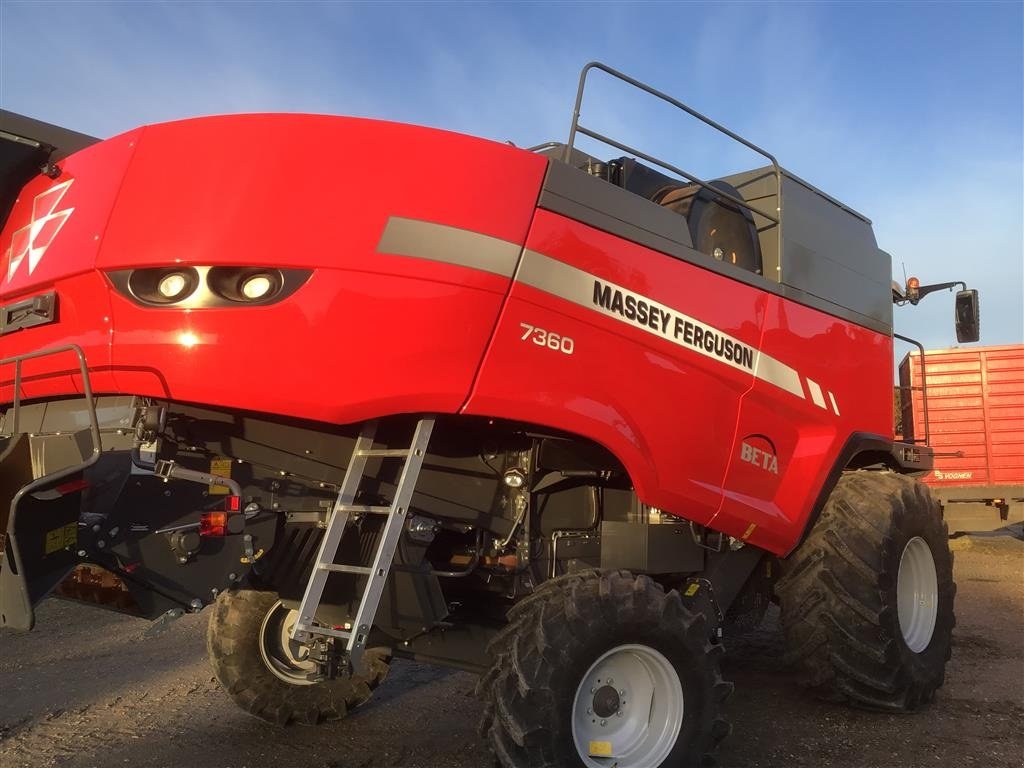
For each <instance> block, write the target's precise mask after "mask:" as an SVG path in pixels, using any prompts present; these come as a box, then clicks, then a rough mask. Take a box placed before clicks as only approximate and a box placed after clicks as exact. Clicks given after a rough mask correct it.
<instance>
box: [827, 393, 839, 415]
mask: <svg viewBox="0 0 1024 768" xmlns="http://www.w3.org/2000/svg"><path fill="white" fill-rule="evenodd" d="M828 399H829V400H831V401H832V410H833V411H835V412H836V416H838V415H839V405H838V404H837V403H836V396H835V395H833V394H832V393H831V392H829V393H828Z"/></svg>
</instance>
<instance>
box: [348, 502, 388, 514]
mask: <svg viewBox="0 0 1024 768" xmlns="http://www.w3.org/2000/svg"><path fill="white" fill-rule="evenodd" d="M335 510H336V511H338V512H349V513H353V514H357V515H390V514H391V507H381V506H372V505H370V506H368V505H366V504H338V505H337V506H336V507H335Z"/></svg>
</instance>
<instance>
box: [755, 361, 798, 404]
mask: <svg viewBox="0 0 1024 768" xmlns="http://www.w3.org/2000/svg"><path fill="white" fill-rule="evenodd" d="M754 375H755V376H756V377H757V378H759V379H760V380H761V381H767V382H768V383H769V384H774V385H775V386H776V387H778V388H779V389H784V390H786V391H787V392H789V394H791V395H795V396H796V397H799V398H800V399H801V400H806V399H807V398H806V397H804V388H803V387H802V386H800V374H799V373H797V372H796V369H794V368H790V367H789V366H788V365H786V364H785V363H784V362H782V361H781V360H776V359H775V358H774V357H772V356H771V355H766V354H765V353H764V352H760V351H759V352H758V353H757V363H756V364H755V366H754Z"/></svg>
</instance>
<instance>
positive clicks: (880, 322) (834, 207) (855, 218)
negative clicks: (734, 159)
mask: <svg viewBox="0 0 1024 768" xmlns="http://www.w3.org/2000/svg"><path fill="white" fill-rule="evenodd" d="M724 180H725V181H727V182H728V183H730V184H732V185H733V186H735V187H736V188H737V189H738V190H739V191H740V193H741V194H742V195H743V198H744V199H745V200H747V202H750V203H752V204H753V205H755V206H756V207H758V208H762V209H766V210H774V209H775V208H777V207H778V194H777V188H776V180H775V176H774V174H773V172H772V169H771V168H770V167H765V168H758V169H755V170H753V171H746V172H744V173H738V174H734V175H732V176H726V177H725V178H724ZM782 200H783V211H782V222H783V223H782V249H783V253H782V258H781V260H780V259H779V254H778V238H777V236H776V234H775V229H774V227H769V226H768V225H769V224H770V222H768V221H766V220H765V219H764V218H763V217H759V216H758V215H757V214H754V223H755V225H756V226H757V229H758V232H759V233H760V240H761V251H762V254H763V257H764V259H765V265H766V268H765V272H766V274H771V273H770V272H769V270H768V266H767V265H768V264H772V263H773V264H775V265H777V266H778V280H779V283H780V284H781V286H782V295H783V296H785V297H786V298H788V299H792V300H793V301H796V302H798V303H801V304H807V305H809V306H812V307H814V308H815V309H820V310H822V311H824V312H828V313H829V314H833V315H837V316H838V317H843V318H844V319H850V320H852V321H853V322H855V323H857V324H858V325H864V326H867V327H869V328H872V329H873V330H878V331H880V332H882V333H891V332H892V264H891V258H890V257H889V254H887V253H886V252H885V251H882V250H880V249H879V247H878V244H877V243H876V242H875V235H874V232H873V231H872V230H871V221H870V220H868V219H867V218H865V217H864V216H862V215H861V214H859V213H857V212H856V211H854V210H853V209H852V208H849V207H848V206H845V205H843V204H842V203H840V202H839V201H838V200H835V199H834V198H832V197H830V196H828V195H826V194H825V193H824V192H822V191H821V190H819V189H816V188H815V187H813V186H812V185H810V184H808V183H807V182H805V181H803V180H801V179H799V178H797V177H796V176H794V175H792V174H791V173H789V172H787V171H783V176H782Z"/></svg>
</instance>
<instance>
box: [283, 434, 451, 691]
mask: <svg viewBox="0 0 1024 768" xmlns="http://www.w3.org/2000/svg"><path fill="white" fill-rule="evenodd" d="M433 429H434V417H432V416H428V417H424V418H422V419H420V421H419V423H418V424H417V425H416V430H415V432H414V434H413V438H412V445H410V446H409V448H407V449H397V450H391V449H375V448H374V447H373V440H374V437H375V435H376V433H377V422H376V421H370V422H367V423H366V424H365V426H364V427H363V431H362V432H361V433H360V435H359V438H358V439H357V440H356V444H355V449H354V450H353V451H352V459H351V461H349V465H348V469H347V470H346V471H345V479H344V480H343V481H342V483H341V488H340V489H339V490H338V496H337V498H336V499H335V501H334V506H333V508H332V509H331V513H330V516H329V517H328V519H327V530H326V531H325V533H324V537H323V540H322V541H321V542H320V549H319V551H318V552H317V556H316V560H315V561H314V564H313V572H312V574H311V575H310V578H309V583H308V584H306V591H305V594H304V595H303V596H302V602H301V603H300V604H299V618H298V621H296V623H295V626H294V627H293V628H292V633H291V636H292V639H294V640H296V641H299V642H308V641H309V640H311V639H313V638H314V637H316V636H321V637H334V638H338V639H341V640H344V641H345V651H346V654H347V657H348V660H349V663H350V664H351V666H352V669H353V670H354V671H355V673H356V674H359V673H361V672H363V671H364V670H363V663H362V657H363V651H364V650H365V649H366V640H367V638H368V637H369V635H370V628H371V627H372V626H373V621H374V617H375V616H376V615H377V607H378V605H379V604H380V598H381V595H382V594H383V592H384V585H385V583H386V582H387V578H388V574H389V572H390V571H391V563H392V561H393V560H394V556H395V549H396V548H397V547H398V542H399V539H400V537H401V534H402V529H403V528H404V527H405V520H406V516H407V512H408V510H409V502H410V501H411V500H412V494H413V491H414V490H415V489H416V482H417V480H418V479H419V474H420V469H421V467H422V466H423V457H424V456H425V455H426V452H427V444H428V443H429V442H430V433H431V432H432V431H433ZM372 458H381V459H404V460H405V464H404V466H403V467H402V473H401V476H400V477H399V480H398V487H397V488H396V489H395V496H394V500H393V501H392V502H391V504H390V506H368V505H364V504H355V503H354V502H355V499H356V494H358V492H359V486H360V485H361V484H362V481H363V478H364V477H365V472H366V462H367V461H368V460H369V459H372ZM353 514H356V515H367V514H375V515H385V516H386V518H387V519H386V520H385V523H384V527H383V530H382V531H381V532H380V534H379V537H378V541H377V547H376V551H375V552H374V555H373V563H372V565H370V566H363V565H353V564H344V563H337V562H335V560H336V558H337V556H338V548H339V547H340V545H341V540H342V538H343V536H344V534H345V530H346V528H347V526H348V523H349V519H350V517H351V516H352V515H353ZM332 573H351V574H356V575H360V576H366V584H365V586H364V587H363V593H362V595H361V597H360V599H359V609H358V610H357V611H356V615H355V618H354V619H353V620H352V622H351V625H348V624H346V628H344V629H337V628H335V627H329V626H324V625H322V624H318V623H316V612H317V610H318V609H319V607H320V601H321V599H322V598H323V593H324V588H325V587H326V586H327V579H328V577H329V576H330V575H331V574H332Z"/></svg>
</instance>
